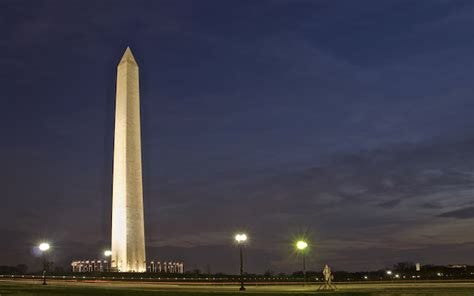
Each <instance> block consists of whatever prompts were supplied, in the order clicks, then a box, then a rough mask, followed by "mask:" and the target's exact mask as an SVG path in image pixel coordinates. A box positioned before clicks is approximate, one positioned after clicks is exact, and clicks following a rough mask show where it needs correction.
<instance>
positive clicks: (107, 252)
mask: <svg viewBox="0 0 474 296" xmlns="http://www.w3.org/2000/svg"><path fill="white" fill-rule="evenodd" d="M104 256H105V257H106V258H111V257H112V251H111V250H105V251H104ZM106 263H107V270H106V271H107V272H109V271H110V259H107V260H106Z"/></svg>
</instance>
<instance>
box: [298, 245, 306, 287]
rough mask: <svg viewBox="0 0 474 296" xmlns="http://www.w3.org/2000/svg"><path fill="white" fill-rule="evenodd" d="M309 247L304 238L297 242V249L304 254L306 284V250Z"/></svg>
mask: <svg viewBox="0 0 474 296" xmlns="http://www.w3.org/2000/svg"><path fill="white" fill-rule="evenodd" d="M306 248H308V243H307V242H305V241H304V240H299V241H297V242H296V249H297V250H298V252H300V253H301V255H303V278H304V284H306V260H305V250H306Z"/></svg>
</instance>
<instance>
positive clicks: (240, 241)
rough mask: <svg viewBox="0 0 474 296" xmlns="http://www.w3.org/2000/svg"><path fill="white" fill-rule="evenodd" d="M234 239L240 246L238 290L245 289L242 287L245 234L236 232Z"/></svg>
mask: <svg viewBox="0 0 474 296" xmlns="http://www.w3.org/2000/svg"><path fill="white" fill-rule="evenodd" d="M235 241H236V242H237V244H238V245H239V247H240V289H239V290H240V291H245V287H244V255H243V246H244V243H245V242H246V241H247V235H246V234H245V233H238V234H236V235H235Z"/></svg>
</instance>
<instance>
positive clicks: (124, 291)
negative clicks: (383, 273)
mask: <svg viewBox="0 0 474 296" xmlns="http://www.w3.org/2000/svg"><path fill="white" fill-rule="evenodd" d="M338 288H339V289H338V291H335V292H316V289H317V286H314V285H313V286H305V287H303V286H283V285H281V286H250V285H249V286H247V291H245V292H239V291H237V290H238V287H237V286H211V285H172V284H162V283H127V282H65V281H52V282H50V283H49V284H48V285H47V286H42V285H41V284H40V283H39V282H38V281H31V280H1V281H0V296H5V295H12V296H36V295H39V296H44V295H56V296H60V295H70V296H79V295H117V296H125V295H136V296H151V295H158V296H160V295H171V296H191V295H198V296H199V295H201V296H206V295H212V296H221V295H222V296H231V295H242V294H244V295H252V296H253V295H259V296H262V294H268V295H276V296H278V295H286V296H288V295H314V294H317V295H333V296H349V295H354V296H378V295H380V296H429V295H440V296H474V284H473V283H465V284H463V283H435V284H430V283H420V284H351V285H346V284H345V285H339V287H338Z"/></svg>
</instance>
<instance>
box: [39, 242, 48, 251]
mask: <svg viewBox="0 0 474 296" xmlns="http://www.w3.org/2000/svg"><path fill="white" fill-rule="evenodd" d="M38 249H40V251H41V252H45V251H47V250H49V244H48V243H41V244H39V246H38Z"/></svg>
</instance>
